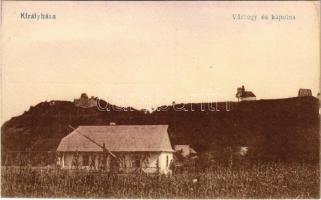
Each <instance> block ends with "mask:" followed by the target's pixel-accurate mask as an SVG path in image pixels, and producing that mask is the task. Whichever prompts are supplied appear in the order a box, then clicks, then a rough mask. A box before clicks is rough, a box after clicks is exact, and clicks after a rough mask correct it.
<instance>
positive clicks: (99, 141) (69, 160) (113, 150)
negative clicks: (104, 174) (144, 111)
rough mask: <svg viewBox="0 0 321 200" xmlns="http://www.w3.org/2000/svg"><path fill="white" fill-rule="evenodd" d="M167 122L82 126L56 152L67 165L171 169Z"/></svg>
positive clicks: (160, 170) (149, 171)
mask: <svg viewBox="0 0 321 200" xmlns="http://www.w3.org/2000/svg"><path fill="white" fill-rule="evenodd" d="M167 128H168V126H167V125H111V126H79V127H78V128H77V129H75V130H74V131H72V132H71V133H70V134H69V135H67V136H66V137H64V138H63V139H62V140H61V142H60V144H59V146H58V148H57V152H58V155H60V166H61V167H62V168H64V169H71V168H76V167H79V168H82V169H93V170H97V169H103V170H106V171H114V170H115V171H120V172H132V171H136V170H142V171H144V172H147V173H153V172H157V171H158V172H160V173H165V174H166V173H168V172H170V167H169V166H170V163H171V161H172V159H173V152H174V150H173V149H172V146H171V143H170V139H169V136H168V133H167Z"/></svg>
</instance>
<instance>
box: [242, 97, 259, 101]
mask: <svg viewBox="0 0 321 200" xmlns="http://www.w3.org/2000/svg"><path fill="white" fill-rule="evenodd" d="M240 100H241V101H255V100H256V97H241V98H240Z"/></svg>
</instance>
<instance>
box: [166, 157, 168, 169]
mask: <svg viewBox="0 0 321 200" xmlns="http://www.w3.org/2000/svg"><path fill="white" fill-rule="evenodd" d="M166 167H168V156H166Z"/></svg>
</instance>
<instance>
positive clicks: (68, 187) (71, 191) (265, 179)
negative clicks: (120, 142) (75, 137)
mask: <svg viewBox="0 0 321 200" xmlns="http://www.w3.org/2000/svg"><path fill="white" fill-rule="evenodd" d="M1 196H2V197H62V198H63V197H69V198H71V197H73V198H320V171H319V166H315V165H308V164H282V163H277V164H256V165H253V166H250V167H249V166H247V167H238V168H233V169H230V168H227V167H224V166H215V167H211V168H209V169H207V170H201V171H198V172H193V173H192V172H189V173H186V172H185V173H184V172H183V173H179V174H173V175H171V176H163V175H146V174H110V173H103V172H86V171H67V170H61V169H52V168H31V167H29V168H28V167H2V169H1Z"/></svg>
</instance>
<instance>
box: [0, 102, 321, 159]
mask: <svg viewBox="0 0 321 200" xmlns="http://www.w3.org/2000/svg"><path fill="white" fill-rule="evenodd" d="M53 102H54V103H53ZM104 104H105V105H104V106H107V107H108V108H110V110H111V111H100V110H98V109H97V108H81V107H76V106H75V105H74V104H73V103H72V102H68V101H52V102H42V103H39V104H38V105H36V106H32V107H30V109H29V110H28V111H26V112H25V113H23V114H22V115H21V116H17V117H14V118H12V119H10V120H9V121H7V122H6V123H4V124H3V126H2V127H1V145H2V148H1V151H2V160H3V159H4V157H5V155H6V153H7V152H11V151H54V150H55V149H56V148H57V146H58V144H59V142H60V140H61V138H63V137H64V136H66V135H67V134H68V133H70V132H71V130H70V128H68V125H69V124H70V125H72V126H73V127H77V126H79V125H108V124H109V123H110V122H115V123H116V124H168V125H169V130H168V131H169V135H170V138H171V141H172V145H175V144H190V145H191V146H192V147H194V148H195V149H196V151H198V152H200V153H203V152H222V151H223V150H224V148H226V147H235V146H248V147H249V148H250V149H251V150H252V152H253V155H252V156H254V157H255V158H256V159H262V160H282V161H292V160H294V161H298V160H300V161H302V160H306V161H318V160H319V144H320V139H319V115H318V110H319V101H318V99H317V98H314V97H295V98H287V99H274V100H258V101H251V102H239V103H238V102H230V103H228V102H220V103H213V104H211V103H203V104H200V103H193V104H175V105H170V106H161V107H159V108H157V109H156V110H155V111H153V112H152V113H149V112H146V111H145V110H136V109H134V108H121V107H117V106H114V105H110V104H108V103H107V102H104ZM115 107H117V108H119V109H118V110H120V109H121V110H122V111H116V110H115V109H112V108H115ZM125 110H126V111H125Z"/></svg>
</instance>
